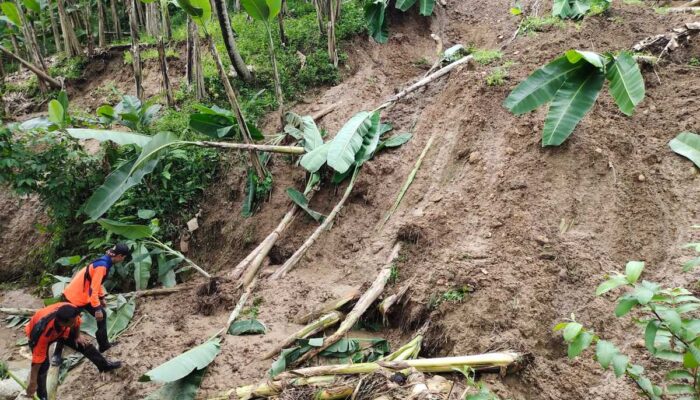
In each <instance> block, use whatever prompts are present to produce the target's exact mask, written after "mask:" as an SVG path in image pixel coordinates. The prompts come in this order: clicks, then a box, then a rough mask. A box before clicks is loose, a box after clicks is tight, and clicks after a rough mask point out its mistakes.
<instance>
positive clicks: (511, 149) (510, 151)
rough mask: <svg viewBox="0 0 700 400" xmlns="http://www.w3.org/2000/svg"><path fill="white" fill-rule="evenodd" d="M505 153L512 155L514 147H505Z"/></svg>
mask: <svg viewBox="0 0 700 400" xmlns="http://www.w3.org/2000/svg"><path fill="white" fill-rule="evenodd" d="M506 154H508V155H509V156H512V155H513V154H515V149H513V148H512V147H506Z"/></svg>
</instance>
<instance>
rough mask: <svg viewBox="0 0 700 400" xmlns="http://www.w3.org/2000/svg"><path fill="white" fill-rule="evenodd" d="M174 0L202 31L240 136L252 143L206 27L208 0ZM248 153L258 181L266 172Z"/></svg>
mask: <svg viewBox="0 0 700 400" xmlns="http://www.w3.org/2000/svg"><path fill="white" fill-rule="evenodd" d="M176 2H177V5H178V6H179V7H180V8H182V10H183V11H185V13H186V14H187V15H189V16H190V18H192V20H193V21H194V22H195V23H196V24H197V25H198V26H199V27H200V28H201V29H202V31H203V32H204V36H205V37H206V40H207V42H208V44H209V51H210V52H211V55H212V57H214V61H215V63H216V67H217V69H218V70H219V77H220V79H221V81H222V83H223V84H224V90H225V92H226V96H227V97H228V101H229V103H230V104H231V108H232V109H233V112H234V115H235V116H236V121H237V122H238V126H239V127H240V129H241V137H242V138H243V142H244V143H245V144H252V143H253V139H252V137H251V133H250V131H249V130H248V125H247V124H246V123H245V117H244V116H243V110H241V107H240V104H239V103H238V95H237V94H236V91H235V90H234V88H233V86H231V82H229V80H228V76H227V74H226V70H225V69H224V65H223V63H222V62H221V57H220V56H219V52H218V51H217V50H216V46H215V45H214V40H213V39H212V37H211V34H210V33H209V31H208V30H207V27H206V23H207V22H208V21H209V20H210V19H211V3H210V2H209V0H176ZM248 154H249V158H250V164H251V166H252V168H253V170H254V171H255V173H256V175H257V177H258V179H259V180H260V181H262V180H264V179H265V178H266V177H267V173H266V171H265V168H264V167H263V165H262V163H261V162H260V159H259V158H258V155H257V153H256V152H255V151H254V150H250V151H249V152H248Z"/></svg>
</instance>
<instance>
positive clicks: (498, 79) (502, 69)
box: [485, 61, 514, 86]
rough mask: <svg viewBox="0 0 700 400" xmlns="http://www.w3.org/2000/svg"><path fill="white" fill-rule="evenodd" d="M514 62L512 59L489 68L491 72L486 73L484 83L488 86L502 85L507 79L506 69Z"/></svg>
mask: <svg viewBox="0 0 700 400" xmlns="http://www.w3.org/2000/svg"><path fill="white" fill-rule="evenodd" d="M513 65H514V63H513V62H512V61H507V62H505V63H503V65H500V66H498V67H495V68H493V69H491V72H490V73H489V74H488V75H486V78H485V79H486V84H487V85H489V86H502V85H504V84H505V83H506V79H508V76H509V75H508V69H509V68H510V67H512V66H513Z"/></svg>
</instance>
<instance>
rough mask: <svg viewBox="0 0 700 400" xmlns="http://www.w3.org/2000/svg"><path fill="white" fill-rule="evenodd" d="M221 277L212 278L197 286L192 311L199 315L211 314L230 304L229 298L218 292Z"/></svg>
mask: <svg viewBox="0 0 700 400" xmlns="http://www.w3.org/2000/svg"><path fill="white" fill-rule="evenodd" d="M223 282H224V280H223V279H222V278H216V277H215V278H212V279H209V280H207V281H206V282H204V283H202V284H201V285H199V286H198V287H197V292H196V293H197V297H196V299H195V303H194V311H195V313H197V314H201V315H205V316H208V315H213V314H214V313H216V312H217V311H219V310H221V309H223V308H225V307H226V306H227V305H228V304H231V298H229V297H228V296H227V295H225V294H223V293H221V292H220V286H221V285H222V283H223Z"/></svg>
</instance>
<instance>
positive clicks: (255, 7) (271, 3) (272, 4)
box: [241, 0, 282, 22]
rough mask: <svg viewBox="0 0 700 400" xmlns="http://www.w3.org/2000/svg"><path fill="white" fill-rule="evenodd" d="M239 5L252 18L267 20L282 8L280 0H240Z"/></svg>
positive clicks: (270, 19)
mask: <svg viewBox="0 0 700 400" xmlns="http://www.w3.org/2000/svg"><path fill="white" fill-rule="evenodd" d="M241 5H242V6H243V8H244V9H245V11H246V12H247V13H248V14H250V16H251V17H253V19H255V20H258V21H266V22H269V21H272V20H273V19H274V18H276V17H277V14H279V12H280V10H281V9H282V0H241Z"/></svg>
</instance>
